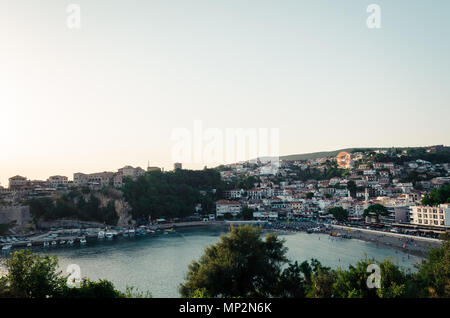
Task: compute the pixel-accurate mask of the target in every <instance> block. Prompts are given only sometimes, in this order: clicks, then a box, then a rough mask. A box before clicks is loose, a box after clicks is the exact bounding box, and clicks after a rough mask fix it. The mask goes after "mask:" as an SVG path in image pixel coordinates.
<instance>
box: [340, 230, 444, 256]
mask: <svg viewBox="0 0 450 318" xmlns="http://www.w3.org/2000/svg"><path fill="white" fill-rule="evenodd" d="M332 231H334V232H337V233H339V234H350V235H351V236H352V239H358V240H363V241H366V242H372V243H375V244H382V245H385V246H389V247H392V248H394V249H398V250H402V251H403V252H406V253H410V254H412V255H417V256H421V257H425V256H426V254H427V251H428V250H429V249H430V248H436V247H439V246H440V245H441V244H442V242H441V241H438V240H433V239H427V238H422V237H411V236H407V235H400V234H394V233H390V232H381V231H373V230H364V229H356V228H350V229H349V228H343V227H337V226H333V230H332Z"/></svg>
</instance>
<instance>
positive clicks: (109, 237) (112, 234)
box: [105, 232, 114, 240]
mask: <svg viewBox="0 0 450 318" xmlns="http://www.w3.org/2000/svg"><path fill="white" fill-rule="evenodd" d="M105 237H106V238H107V239H109V240H111V239H112V238H113V237H114V233H113V232H106V233H105Z"/></svg>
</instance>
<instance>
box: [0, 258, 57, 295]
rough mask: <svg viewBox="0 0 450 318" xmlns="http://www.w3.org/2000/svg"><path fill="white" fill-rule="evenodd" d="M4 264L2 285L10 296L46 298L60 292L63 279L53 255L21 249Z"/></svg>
mask: <svg viewBox="0 0 450 318" xmlns="http://www.w3.org/2000/svg"><path fill="white" fill-rule="evenodd" d="M6 265H7V269H8V274H7V276H6V277H5V278H4V280H3V284H2V285H3V290H4V291H5V290H6V291H7V293H8V294H10V295H11V296H12V297H19V298H46V297H52V296H56V295H58V294H61V292H62V289H63V287H64V284H65V279H64V278H63V277H62V276H61V275H60V272H58V270H57V268H58V261H57V258H56V257H55V256H49V255H44V256H39V255H34V254H32V253H31V252H30V251H27V250H22V251H19V252H15V253H14V254H13V256H12V257H11V259H8V260H7V261H6Z"/></svg>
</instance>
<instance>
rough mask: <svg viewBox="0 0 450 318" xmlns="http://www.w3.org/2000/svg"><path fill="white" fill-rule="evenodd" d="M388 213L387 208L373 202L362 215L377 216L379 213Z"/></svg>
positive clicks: (382, 214)
mask: <svg viewBox="0 0 450 318" xmlns="http://www.w3.org/2000/svg"><path fill="white" fill-rule="evenodd" d="M388 214H389V211H388V209H387V208H386V207H385V206H383V205H381V204H378V203H377V204H373V205H371V206H369V207H368V208H367V209H365V210H364V212H363V215H364V216H368V215H376V216H377V218H378V217H379V216H380V215H381V216H387V215H388Z"/></svg>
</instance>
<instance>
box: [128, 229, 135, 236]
mask: <svg viewBox="0 0 450 318" xmlns="http://www.w3.org/2000/svg"><path fill="white" fill-rule="evenodd" d="M128 234H130V236H131V235H135V234H136V231H135V230H134V229H130V230H128Z"/></svg>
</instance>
